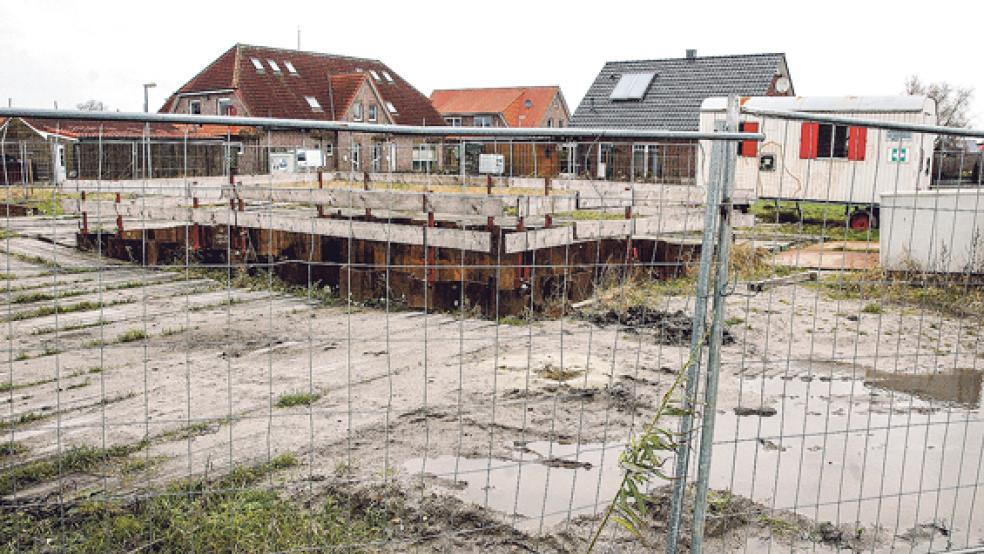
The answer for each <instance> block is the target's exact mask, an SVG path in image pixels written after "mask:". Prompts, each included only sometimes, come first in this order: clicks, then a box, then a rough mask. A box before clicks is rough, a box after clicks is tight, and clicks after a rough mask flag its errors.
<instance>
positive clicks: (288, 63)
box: [284, 60, 297, 75]
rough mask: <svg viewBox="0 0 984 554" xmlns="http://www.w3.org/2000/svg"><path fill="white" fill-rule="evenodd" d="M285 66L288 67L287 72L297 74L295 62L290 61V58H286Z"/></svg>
mask: <svg viewBox="0 0 984 554" xmlns="http://www.w3.org/2000/svg"><path fill="white" fill-rule="evenodd" d="M284 67H286V68H287V72H288V73H290V74H291V75H297V68H295V67H294V64H292V63H290V61H289V60H284Z"/></svg>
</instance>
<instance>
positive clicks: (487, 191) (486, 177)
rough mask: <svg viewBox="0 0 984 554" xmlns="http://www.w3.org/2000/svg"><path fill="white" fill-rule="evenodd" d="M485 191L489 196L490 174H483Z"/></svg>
mask: <svg viewBox="0 0 984 554" xmlns="http://www.w3.org/2000/svg"><path fill="white" fill-rule="evenodd" d="M485 193H486V194H488V195H489V196H491V195H492V174H491V173H490V174H488V175H486V176H485Z"/></svg>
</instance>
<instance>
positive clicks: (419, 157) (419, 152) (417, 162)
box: [413, 144, 437, 173]
mask: <svg viewBox="0 0 984 554" xmlns="http://www.w3.org/2000/svg"><path fill="white" fill-rule="evenodd" d="M436 153H437V149H436V148H435V147H434V145H433V144H416V145H414V147H413V170H414V171H419V172H423V173H432V172H433V171H434V161H435V158H437V155H436Z"/></svg>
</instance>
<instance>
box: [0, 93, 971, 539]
mask: <svg viewBox="0 0 984 554" xmlns="http://www.w3.org/2000/svg"><path fill="white" fill-rule="evenodd" d="M0 113H4V114H7V115H10V116H11V117H10V119H8V120H7V121H6V123H5V124H4V128H3V129H4V130H3V134H2V143H0V145H2V148H0V159H2V160H3V163H2V175H0V183H2V184H3V190H2V193H3V194H4V195H5V203H4V206H5V209H6V215H5V219H4V227H3V231H2V232H3V239H2V244H0V246H2V249H3V252H2V253H0V259H2V263H3V265H4V267H3V269H2V271H3V276H4V279H3V286H4V295H5V297H6V309H5V313H4V314H3V316H2V317H3V318H4V324H5V325H4V326H5V328H6V340H5V343H6V358H7V359H6V363H5V364H4V369H3V371H2V380H0V390H2V395H3V399H2V401H3V403H4V404H5V407H4V408H3V418H2V422H0V426H2V427H0V431H2V432H3V435H4V437H3V439H2V440H3V442H2V443H0V444H2V447H3V448H2V451H0V455H2V459H0V463H2V477H0V494H2V495H3V499H4V500H3V504H2V506H0V509H2V510H3V519H4V523H3V525H2V528H0V533H2V540H3V543H4V545H5V547H6V548H7V549H9V550H12V551H33V550H43V549H46V548H50V549H56V550H80V551H89V550H100V551H104V550H111V551H132V550H164V551H171V550H182V551H189V550H190V551H216V550H240V551H278V552H279V551H298V550H308V551H321V550H325V551H333V550H355V551H365V550H368V551H377V550H384V551H387V550H388V551H406V550H414V549H424V550H427V549H430V550H465V551H467V550H477V549H483V550H489V551H493V552H498V551H502V552H506V551H509V552H512V551H515V550H516V549H526V550H530V551H546V552H551V551H556V552H563V551H585V550H587V549H588V548H589V545H590V544H591V543H592V539H593V538H595V536H596V535H597V542H596V543H594V549H595V551H619V552H633V551H637V552H644V551H651V550H652V549H654V548H659V549H669V550H671V551H673V550H685V549H688V550H690V549H692V550H700V549H703V550H707V551H725V550H727V551H734V550H741V551H752V552H757V551H762V550H773V549H774V550H777V551H786V550H797V551H799V550H804V549H811V550H814V549H815V550H821V551H826V550H837V549H841V548H853V549H856V550H867V551H872V552H883V551H892V550H896V549H906V550H915V551H937V550H944V549H948V548H966V547H972V546H975V545H979V544H980V541H981V540H982V539H984V520H982V516H981V513H982V510H980V509H979V508H977V498H976V497H977V489H978V487H979V486H980V485H981V478H982V476H981V473H980V471H979V468H980V465H981V456H982V452H984V442H982V427H981V421H980V420H981V415H982V412H981V410H982V408H981V400H980V396H981V375H982V374H981V370H980V368H979V367H978V365H977V359H978V358H979V346H978V339H977V336H978V330H979V326H980V325H979V322H980V311H981V309H984V308H982V301H981V298H980V294H981V293H980V290H981V289H980V286H979V279H980V272H981V267H982V265H981V256H980V254H979V253H978V251H977V249H976V245H977V240H978V239H977V237H978V236H979V232H978V231H977V227H976V225H977V222H978V221H979V220H980V219H981V217H982V216H981V214H982V213H984V208H980V207H979V204H978V202H977V199H978V192H979V190H980V188H979V174H980V172H979V171H978V170H977V168H976V165H975V164H976V163H977V162H975V161H974V160H979V159H980V158H979V155H978V154H975V153H971V152H968V151H966V143H964V142H962V141H961V140H960V137H958V135H957V134H953V135H947V134H944V133H942V132H941V130H940V129H922V130H919V128H918V126H917V125H915V123H914V124H913V130H909V131H906V130H904V129H902V128H899V127H898V126H893V125H892V124H891V123H890V121H891V120H890V119H886V120H885V122H884V124H882V123H879V122H877V121H867V120H865V121H860V120H859V121H856V122H854V123H851V122H843V121H837V118H820V119H819V120H805V119H804V118H803V117H802V116H801V115H796V114H781V113H780V114H777V113H757V112H755V111H754V110H751V109H749V110H744V111H741V112H740V113H739V112H738V111H736V110H734V109H733V110H732V113H731V115H732V117H731V118H730V120H726V118H725V116H724V112H723V110H722V111H721V112H720V113H717V112H714V113H712V112H710V111H709V112H708V113H707V114H705V116H703V117H705V121H703V122H702V131H701V132H698V133H659V132H652V133H644V132H638V133H635V134H634V135H633V134H632V133H627V132H622V133H616V132H609V133H607V134H606V133H605V132H604V131H603V130H601V131H599V130H593V131H591V132H589V131H576V130H570V129H563V130H554V129H541V130H538V132H534V131H523V132H516V131H510V130H506V129H500V130H488V129H485V130H474V131H475V132H474V133H470V132H468V131H467V130H458V131H455V134H452V133H451V131H449V130H444V131H441V130H435V129H431V130H424V131H419V132H417V131H414V130H412V129H409V128H404V129H401V128H399V127H395V126H371V125H364V126H348V127H346V126H342V125H337V126H331V125H321V126H318V125H313V124H312V125H310V126H307V127H306V126H305V125H304V124H303V122H296V121H293V122H292V121H285V122H282V126H280V127H277V126H274V125H270V124H269V122H267V121H265V122H263V124H260V123H258V122H257V121H250V120H249V119H248V118H218V117H211V118H201V120H200V121H199V120H196V119H195V118H189V117H185V118H175V119H174V120H166V118H154V117H149V116H148V117H146V118H144V119H141V118H140V117H138V116H126V117H125V116H120V115H117V116H115V118H114V116H112V115H110V116H105V117H104V118H102V119H100V118H99V117H98V116H89V118H88V119H85V120H77V119H73V116H75V115H77V114H66V113H61V114H59V113H54V112H38V113H37V114H33V113H19V112H17V111H16V110H0ZM749 123H755V124H756V125H755V126H750V125H749ZM917 123H918V122H917ZM880 125H881V126H880ZM857 129H863V131H859V130H857ZM38 131H41V133H39V132H38ZM578 133H580V134H578ZM741 133H744V134H741ZM763 139H764V140H763ZM804 143H806V144H807V146H805V147H804V146H803V144H804ZM828 143H829V144H828ZM961 148H963V150H960V149H961ZM958 151H959V152H964V154H966V155H960V156H956V158H957V159H958V161H957V162H953V161H952V159H954V158H955V155H954V154H953V152H958ZM968 160H969V161H968ZM668 391H669V394H668ZM709 392H710V396H708V393H709ZM711 414H713V416H714V417H713V418H711V417H710V415H711ZM681 429H682V430H683V431H684V432H683V433H681ZM654 436H659V437H663V438H662V439H661V440H662V442H661V443H660V445H661V446H660V447H659V448H656V450H658V451H659V452H660V454H659V456H658V458H659V460H660V462H661V465H660V467H658V468H657V467H653V468H639V467H635V466H633V465H632V463H631V462H630V457H629V453H630V452H633V449H636V450H638V448H639V445H640V444H643V443H644V444H647V445H653V444H656V443H655V442H653V441H654V440H655V439H652V437H654ZM647 437H648V439H647ZM644 439H645V440H644ZM647 441H649V442H647ZM627 447H628V448H627ZM676 453H682V454H685V457H683V458H676V457H675V456H676ZM642 469H645V470H646V471H645V472H644V473H645V474H646V481H645V487H644V489H643V490H641V491H639V496H635V495H634V494H632V491H631V490H628V488H627V486H626V485H625V477H626V475H627V472H628V474H629V475H637V474H639V472H640V471H641V470H642ZM682 471H686V476H684V475H682V474H681V472H682ZM674 476H675V477H674ZM675 485H676V486H675ZM613 502H615V506H616V509H615V510H614V511H613V512H612V513H613V514H614V515H615V516H616V517H614V518H606V514H607V513H608V511H609V508H610V507H611V506H613ZM644 507H645V508H644ZM643 508H644V509H643ZM626 514H629V516H630V517H629V518H628V520H626V518H625V515H626ZM619 517H621V518H622V520H623V522H624V523H626V524H627V525H626V526H627V527H630V528H632V529H631V530H629V529H626V528H625V527H626V526H622V525H619V524H618V523H617V521H618V518H619ZM695 528H696V531H695V530H694V529H695ZM599 530H600V532H599ZM668 537H669V538H668Z"/></svg>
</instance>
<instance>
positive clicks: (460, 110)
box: [431, 86, 571, 127]
mask: <svg viewBox="0 0 984 554" xmlns="http://www.w3.org/2000/svg"><path fill="white" fill-rule="evenodd" d="M431 103H432V104H434V108H435V109H436V110H437V111H438V112H440V113H441V116H442V117H443V118H444V122H445V123H447V124H448V125H451V126H464V127H473V126H474V127H566V126H567V124H568V122H569V121H570V119H571V112H570V110H569V109H568V108H567V101H566V100H564V93H562V92H561V91H560V87H558V86H544V87H498V88H466V89H443V90H435V91H434V92H432V93H431Z"/></svg>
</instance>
